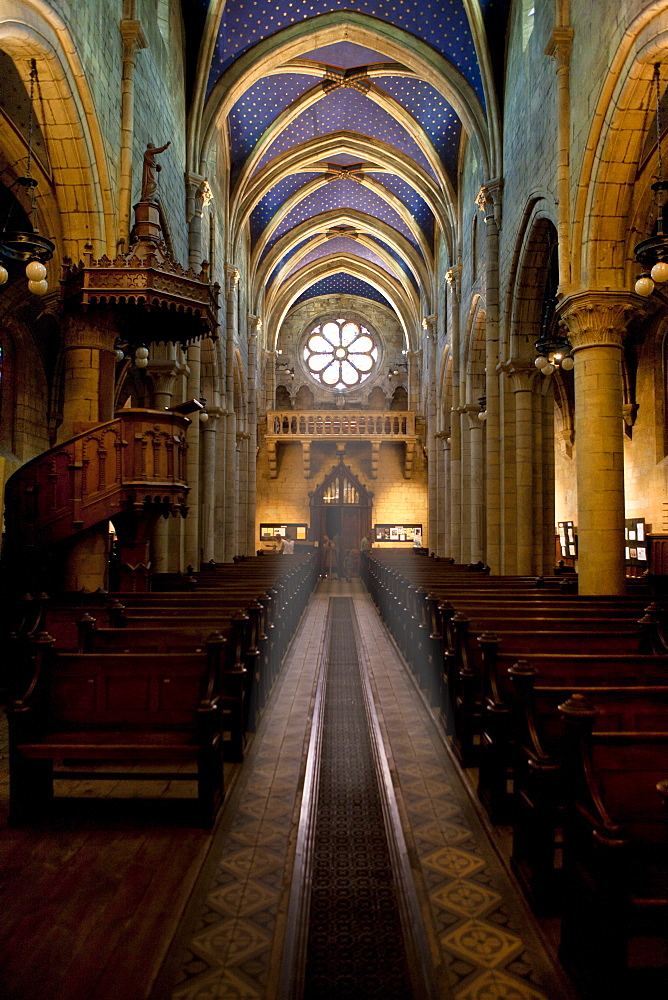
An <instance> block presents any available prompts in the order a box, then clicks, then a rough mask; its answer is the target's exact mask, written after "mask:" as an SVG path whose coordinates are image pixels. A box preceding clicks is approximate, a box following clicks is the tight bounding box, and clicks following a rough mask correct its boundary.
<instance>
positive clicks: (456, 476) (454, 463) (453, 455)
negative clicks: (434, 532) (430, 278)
mask: <svg viewBox="0 0 668 1000" xmlns="http://www.w3.org/2000/svg"><path fill="white" fill-rule="evenodd" d="M461 273H462V269H461V265H455V266H454V267H451V268H450V269H449V270H448V271H446V274H445V278H446V281H447V282H448V284H449V286H450V291H451V296H450V336H451V344H452V408H451V410H450V434H449V437H450V505H449V509H448V510H447V511H446V523H447V524H448V528H447V529H446V530H447V533H448V535H449V538H450V545H449V548H446V551H445V555H446V556H448V557H451V558H453V559H454V560H455V562H456V563H461V562H462V548H461V536H462V526H461V495H462V461H461V429H460V425H461V420H460V415H459V410H458V407H459V404H460V401H461V400H460V396H459V392H460V389H459V383H460V378H459V281H460V278H461ZM447 437H448V435H447V434H446V443H447Z"/></svg>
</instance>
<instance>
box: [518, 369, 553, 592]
mask: <svg viewBox="0 0 668 1000" xmlns="http://www.w3.org/2000/svg"><path fill="white" fill-rule="evenodd" d="M510 374H511V382H512V387H513V392H514V393H515V519H516V531H517V534H516V539H517V542H516V547H515V572H516V573H518V574H519V575H520V576H529V575H530V574H531V573H532V572H534V566H533V548H534V534H535V532H536V531H539V530H540V526H539V525H537V524H536V523H535V516H534V514H535V511H534V481H533V480H534V428H533V385H534V381H535V378H536V376H537V374H538V373H537V371H536V368H534V367H532V368H529V367H528V366H527V367H524V366H522V365H521V364H513V365H512V367H511V368H510ZM539 377H540V378H542V376H539ZM548 377H549V376H548Z"/></svg>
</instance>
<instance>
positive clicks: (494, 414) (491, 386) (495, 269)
mask: <svg viewBox="0 0 668 1000" xmlns="http://www.w3.org/2000/svg"><path fill="white" fill-rule="evenodd" d="M502 190H503V181H502V180H500V179H498V178H497V179H495V180H492V181H488V183H487V184H485V185H483V187H482V188H481V190H480V194H479V195H478V199H477V201H478V206H479V207H480V209H481V210H482V211H484V213H485V233H486V258H485V259H486V271H485V313H486V328H485V344H486V349H485V397H486V399H487V403H486V410H487V420H486V421H485V423H486V431H485V435H486V458H485V463H486V470H485V478H486V483H485V517H486V536H487V538H486V544H485V550H486V561H487V562H488V563H489V565H490V566H491V567H492V571H493V572H494V573H498V572H499V567H500V563H501V415H500V406H499V375H498V372H497V365H498V364H499V360H500V359H499V229H500V227H501V192H502ZM474 561H475V560H474Z"/></svg>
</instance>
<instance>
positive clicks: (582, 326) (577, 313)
mask: <svg viewBox="0 0 668 1000" xmlns="http://www.w3.org/2000/svg"><path fill="white" fill-rule="evenodd" d="M642 312H643V310H642V308H640V307H639V304H638V302H637V301H635V298H632V297H631V296H630V295H629V294H628V293H626V292H593V291H591V292H590V291H587V292H578V293H576V294H574V295H568V296H567V297H566V298H565V299H564V300H563V302H562V303H561V304H560V306H559V313H558V315H559V321H560V323H563V324H564V326H565V327H566V329H567V331H568V337H569V339H570V342H571V345H572V348H573V352H574V353H575V352H576V351H579V350H582V348H584V347H602V346H616V347H621V345H622V341H623V339H624V335H625V333H626V330H627V327H628V324H629V320H630V319H631V318H633V317H634V316H638V315H641V313H642Z"/></svg>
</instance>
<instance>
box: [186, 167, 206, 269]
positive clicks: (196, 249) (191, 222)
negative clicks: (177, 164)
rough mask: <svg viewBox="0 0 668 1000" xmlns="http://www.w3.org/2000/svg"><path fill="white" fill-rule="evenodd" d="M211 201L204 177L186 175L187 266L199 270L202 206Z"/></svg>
mask: <svg viewBox="0 0 668 1000" xmlns="http://www.w3.org/2000/svg"><path fill="white" fill-rule="evenodd" d="M210 200H211V189H210V188H209V185H208V183H207V181H206V178H205V177H202V176H201V175H200V174H193V173H186V221H187V223H188V266H189V267H192V268H193V269H194V270H196V271H197V270H199V269H200V267H201V266H202V259H203V253H202V216H203V214H204V206H205V204H208V203H209V201H210Z"/></svg>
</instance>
